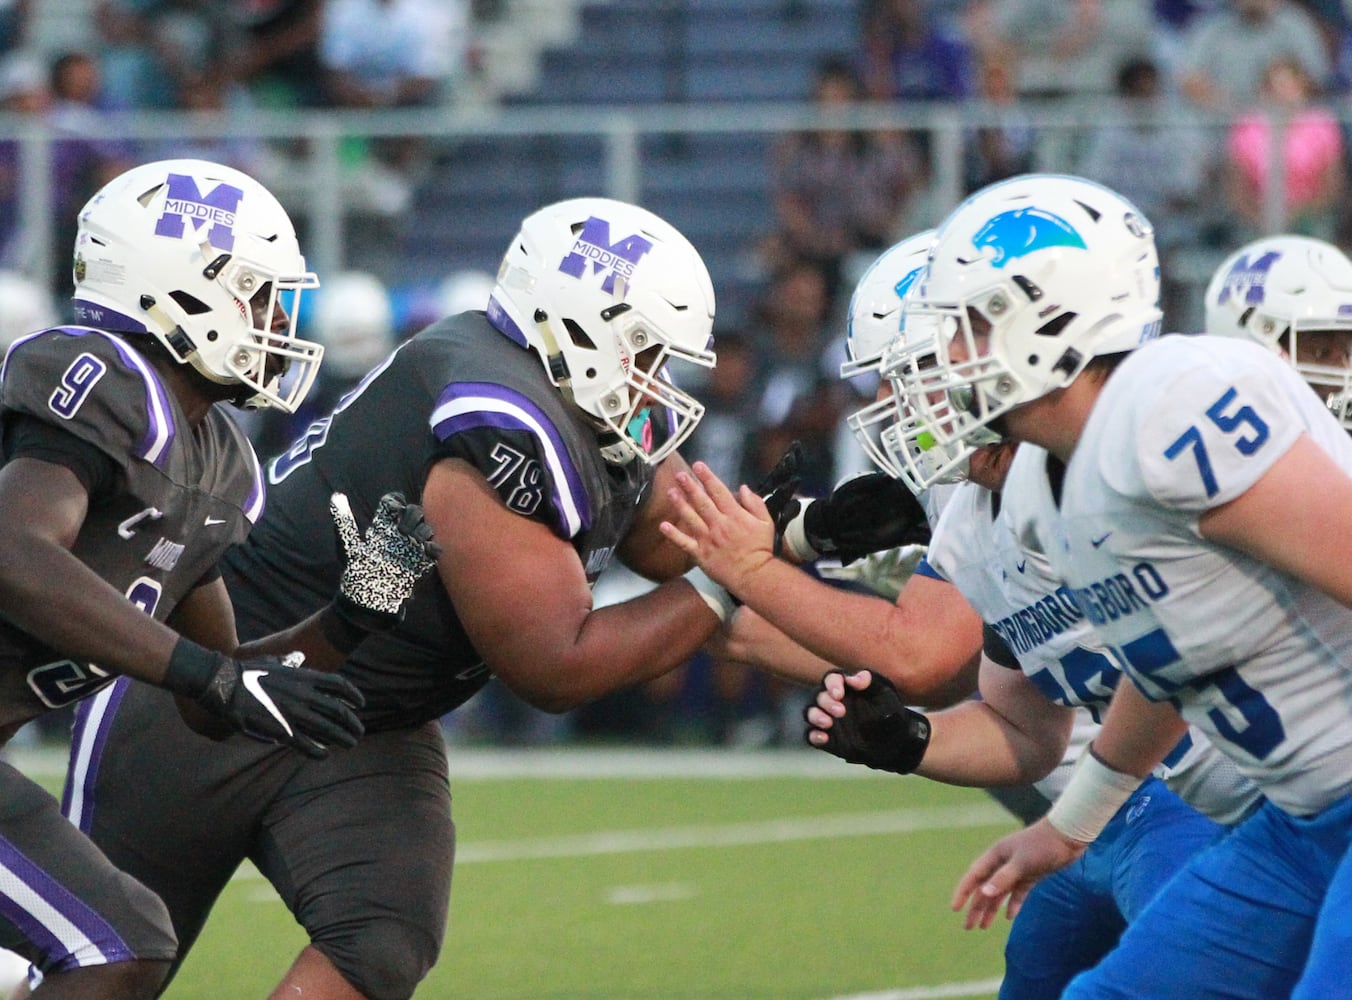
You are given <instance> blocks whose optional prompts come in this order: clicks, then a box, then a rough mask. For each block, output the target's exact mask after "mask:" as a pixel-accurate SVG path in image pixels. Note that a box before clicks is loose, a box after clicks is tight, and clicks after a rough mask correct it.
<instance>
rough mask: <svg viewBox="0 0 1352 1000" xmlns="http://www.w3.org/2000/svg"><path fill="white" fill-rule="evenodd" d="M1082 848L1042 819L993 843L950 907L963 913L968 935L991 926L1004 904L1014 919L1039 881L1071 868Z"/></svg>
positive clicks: (972, 866)
mask: <svg viewBox="0 0 1352 1000" xmlns="http://www.w3.org/2000/svg"><path fill="white" fill-rule="evenodd" d="M1086 846H1088V845H1086V844H1083V843H1081V842H1080V841H1078V840H1072V839H1071V838H1069V837H1067V836H1066V835H1065V834H1063V833H1061V832H1060V831H1059V830H1057V829H1056V827H1054V826H1052V825H1051V824H1050V823H1048V822H1047V821H1046V820H1045V819H1040V820H1038V821H1037V822H1036V823H1034V824H1032V825H1031V826H1029V827H1026V828H1025V829H1023V830H1019V831H1017V832H1016V833H1011V834H1010V835H1009V836H1007V837H1003V838H1001V839H1000V840H997V841H996V842H995V843H994V844H992V845H991V846H990V847H989V848H988V849H987V850H986V852H985V853H984V854H982V855H981V856H980V857H979V858H977V859H976V860H975V861H973V862H972V864H971V867H969V868H968V869H967V873H966V874H965V875H963V877H962V880H961V881H960V882H959V883H958V887H957V890H956V891H955V892H954V893H953V903H952V907H953V909H954V911H958V910H961V909H963V908H964V907H966V908H967V919H966V922H965V926H966V928H967V929H968V930H971V929H972V928H973V927H981V928H982V929H983V930H984V929H985V928H987V927H989V926H990V925H991V923H992V921H994V919H995V916H996V914H997V913H999V912H1000V907H1001V905H1002V904H1005V912H1006V915H1007V916H1008V917H1009V919H1011V920H1013V919H1014V917H1015V916H1017V915H1018V912H1019V908H1020V907H1022V906H1023V901H1024V900H1025V899H1026V898H1027V897H1028V893H1029V891H1030V890H1031V889H1032V888H1033V886H1034V885H1036V884H1037V881H1038V879H1040V878H1042V876H1044V875H1049V874H1051V873H1052V872H1054V871H1058V870H1060V869H1062V868H1064V867H1065V866H1066V865H1068V864H1070V863H1071V862H1072V861H1074V860H1075V859H1076V858H1078V857H1079V856H1080V855H1081V854H1083V853H1084V850H1085V847H1086ZM1006 901H1007V902H1006Z"/></svg>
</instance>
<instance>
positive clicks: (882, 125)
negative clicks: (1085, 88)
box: [0, 101, 1347, 275]
mask: <svg viewBox="0 0 1352 1000" xmlns="http://www.w3.org/2000/svg"><path fill="white" fill-rule="evenodd" d="M1016 111H1017V113H1018V115H1019V116H1020V119H1021V121H1023V122H1024V123H1025V124H1026V125H1028V126H1029V127H1030V128H1031V129H1032V130H1033V131H1034V134H1035V136H1036V147H1035V148H1036V152H1035V161H1034V168H1035V169H1038V170H1052V171H1066V170H1073V169H1074V163H1073V157H1072V156H1071V155H1070V152H1069V150H1070V149H1071V147H1072V146H1073V144H1074V143H1073V140H1074V139H1075V138H1076V137H1078V136H1081V135H1084V134H1087V133H1088V132H1089V131H1090V130H1091V129H1096V128H1099V127H1102V126H1108V125H1129V124H1130V125H1142V124H1146V125H1157V126H1174V127H1177V126H1181V125H1186V126H1192V127H1196V128H1202V129H1208V128H1214V129H1222V128H1224V127H1225V126H1226V125H1228V124H1229V123H1230V121H1231V120H1232V118H1231V116H1229V115H1209V116H1208V115H1199V114H1186V115H1185V114H1183V113H1182V112H1180V111H1178V110H1152V111H1140V110H1129V109H1126V108H1125V107H1123V106H1121V105H1118V104H1115V103H1113V102H1111V101H1108V102H1102V101H1100V102H1084V101H1079V102H1075V101H1067V102H1061V103H1037V104H1028V105H1019V106H1017V108H1016ZM1339 112H1340V117H1342V118H1343V120H1344V122H1345V123H1346V120H1347V112H1346V109H1339ZM1008 115H1009V109H1008V108H997V107H991V106H987V105H982V104H943V103H940V104H926V105H911V106H901V105H891V104H860V105H855V106H854V107H851V108H847V109H842V110H840V111H839V112H836V113H832V114H829V115H828V114H823V113H822V112H821V110H820V109H818V108H817V107H816V106H814V105H812V104H802V103H773V104H706V105H684V104H681V105H656V106H615V107H606V108H600V107H570V106H569V107H558V106H555V107H534V108H506V109H499V108H453V109H450V110H418V111H414V110H409V111H383V112H379V113H367V112H348V111H343V112H303V113H301V112H286V111H278V110H267V111H265V110H259V111H254V112H251V113H249V114H248V115H247V116H240V115H223V116H202V115H195V114H187V113H181V112H157V113H134V114H121V115H109V116H107V117H105V118H103V119H100V120H99V128H100V131H99V132H98V133H97V134H88V133H86V134H82V135H78V136H72V135H66V134H63V133H59V132H57V131H54V130H53V129H52V128H51V127H50V126H49V125H48V124H46V123H44V122H43V121H40V120H35V119H33V118H30V117H25V116H22V115H17V114H14V113H0V142H4V141H17V143H18V146H19V163H20V178H19V181H20V197H19V199H18V203H19V213H20V218H19V224H20V227H21V229H22V231H23V234H24V246H25V252H24V257H23V260H22V262H21V269H22V270H24V271H26V272H29V273H31V274H33V275H46V274H51V273H52V266H53V262H54V261H55V260H56V259H57V256H58V255H64V254H65V253H66V252H67V248H64V247H56V246H55V245H54V238H53V234H54V232H55V231H56V222H57V220H56V218H55V209H54V191H53V185H52V181H51V177H52V166H53V143H54V142H56V141H59V140H61V139H63V138H76V139H92V140H113V139H118V140H129V141H132V142H152V141H153V142H156V143H161V144H162V143H163V142H164V141H165V139H166V137H181V138H183V139H184V140H194V139H209V140H215V139H224V140H262V141H265V142H271V141H281V140H286V141H288V142H293V141H295V140H303V143H302V145H303V148H304V149H305V153H304V155H303V158H302V160H301V165H300V166H299V168H298V170H297V172H296V174H295V176H294V178H293V179H294V181H295V184H294V190H293V191H291V192H286V193H285V194H284V193H283V192H278V194H279V197H282V198H283V201H284V202H286V203H287V205H288V208H289V209H290V210H292V211H294V212H299V213H303V214H304V215H305V216H306V218H307V220H308V223H309V226H308V238H307V248H306V249H307V256H309V257H310V259H311V260H312V261H313V264H314V265H315V267H316V268H317V269H319V270H320V272H321V273H323V272H325V271H331V270H333V269H336V268H340V267H342V266H343V265H344V263H345V260H346V257H347V253H346V250H345V246H346V237H347V234H346V226H347V218H346V216H347V211H346V209H347V206H345V205H344V203H343V196H342V176H341V175H342V167H341V157H340V146H341V144H342V143H343V142H344V141H345V140H347V139H349V138H354V137H365V138H368V139H372V138H386V137H400V136H420V137H424V138H427V139H432V140H455V139H462V138H472V137H492V138H495V139H500V140H502V141H503V143H504V144H506V145H509V146H510V144H511V143H514V142H522V143H523V145H524V144H525V141H526V140H538V139H540V138H542V137H549V136H555V137H562V136H592V137H599V138H601V139H602V140H603V142H604V148H605V169H604V173H603V178H604V180H603V185H604V189H605V191H604V193H606V194H609V195H610V196H612V197H615V198H619V199H622V200H626V201H635V202H641V201H642V200H643V193H644V171H645V166H644V163H643V158H642V155H641V140H642V139H644V138H646V137H651V136H670V135H694V134H716V133H758V134H781V133H787V132H792V131H796V130H825V129H840V128H848V129H857V130H881V131H889V130H903V131H908V132H914V133H918V134H925V135H927V136H928V140H929V141H928V143H927V148H928V151H929V157H930V176H931V177H932V179H933V181H932V183H933V190H932V195H933V198H934V200H935V202H936V203H937V204H940V205H944V206H953V205H956V204H957V203H958V201H959V200H960V199H961V196H962V194H963V191H962V177H963V170H962V167H963V156H964V144H965V142H967V141H968V138H967V137H968V136H969V135H970V134H971V132H972V131H973V130H975V129H980V128H984V127H998V126H1000V125H1002V124H1004V123H1006V122H1007V120H1008ZM1271 121H1272V123H1273V124H1274V126H1275V127H1273V128H1271V129H1270V132H1269V134H1270V137H1271V148H1270V162H1269V165H1270V168H1271V169H1270V171H1269V174H1268V176H1269V177H1271V178H1273V179H1274V182H1273V183H1270V184H1268V185H1267V188H1266V195H1265V200H1264V204H1263V213H1262V218H1263V220H1264V228H1265V229H1266V230H1268V231H1270V232H1277V231H1281V230H1282V229H1283V228H1284V227H1285V225H1286V222H1287V216H1286V197H1285V181H1284V171H1283V167H1282V157H1281V148H1282V146H1281V144H1282V138H1283V126H1284V122H1285V119H1284V118H1283V117H1282V116H1280V115H1273V116H1272V119H1271ZM523 155H527V154H526V153H524V152H523ZM768 210H769V208H768V206H767V212H768ZM767 222H768V219H767Z"/></svg>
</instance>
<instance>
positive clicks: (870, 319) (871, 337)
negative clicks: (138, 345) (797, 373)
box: [840, 229, 934, 475]
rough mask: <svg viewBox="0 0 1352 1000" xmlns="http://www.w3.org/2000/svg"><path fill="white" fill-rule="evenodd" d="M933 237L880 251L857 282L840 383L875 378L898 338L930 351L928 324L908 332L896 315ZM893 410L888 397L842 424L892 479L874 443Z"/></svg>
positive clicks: (931, 333)
mask: <svg viewBox="0 0 1352 1000" xmlns="http://www.w3.org/2000/svg"><path fill="white" fill-rule="evenodd" d="M933 237H934V230H932V229H928V230H926V231H925V232H922V233H917V234H916V235H915V236H911V237H909V238H907V239H904V240H902V241H901V242H900V243H897V244H896V245H894V246H892V247H890V248H889V249H887V250H885V251H884V252H883V254H882V255H881V256H880V257H879V258H878V259H877V260H875V261H874V262H873V263H872V264H871V265H869V268H868V270H866V271H865V272H864V274H863V276H862V277H861V278H860V279H859V283H858V284H857V285H856V286H855V289H854V295H853V296H852V297H851V298H850V314H849V317H848V320H847V325H846V327H845V350H846V353H847V354H848V355H849V359H848V360H847V361H845V362H844V363H843V364H842V365H841V366H840V377H841V378H847V379H848V378H857V377H858V376H860V375H863V374H866V373H868V372H880V371H881V369H882V365H883V356H884V354H885V352H887V351H888V350H889V349H890V348H892V346H893V344H894V342H896V341H897V340H898V338H900V339H901V340H902V341H904V342H906V343H908V344H913V345H916V346H919V345H920V342H921V341H924V342H925V343H927V344H929V350H930V351H933V350H934V346H933V341H934V325H933V323H927V322H925V321H924V320H920V321H917V322H916V323H914V324H912V325H911V326H910V327H908V325H907V324H906V322H905V321H904V319H903V313H902V309H903V307H904V306H905V304H906V299H907V297H908V296H909V294H910V292H911V289H912V288H913V287H915V284H916V282H917V279H918V278H919V277H920V274H921V272H922V271H924V269H925V261H926V259H927V258H928V257H929V247H930V241H931V240H932V238H933ZM897 406H898V400H897V396H896V394H895V393H892V394H890V395H887V396H884V397H882V398H879V399H875V400H874V401H873V402H871V403H869V404H868V405H866V406H861V407H859V408H858V409H857V410H855V411H854V412H853V413H851V414H850V415H849V416H848V417H846V424H847V425H848V426H849V428H850V430H851V431H852V432H853V433H854V436H855V439H856V440H857V441H858V442H859V446H860V447H861V448H862V449H863V450H864V453H865V454H866V455H868V456H869V458H870V459H872V460H873V462H874V463H875V464H876V465H878V466H879V467H880V468H882V469H884V470H885V471H887V472H890V473H892V474H893V475H895V474H896V472H895V471H894V470H893V469H892V468H891V466H890V458H889V456H888V454H887V453H886V452H885V451H884V450H883V449H882V447H881V445H880V443H879V439H878V434H879V431H880V430H881V429H882V428H884V427H886V426H889V425H890V424H892V423H893V422H894V421H895V420H896V418H897V416H898V410H897Z"/></svg>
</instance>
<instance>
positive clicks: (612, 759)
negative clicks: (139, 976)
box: [0, 744, 898, 782]
mask: <svg viewBox="0 0 1352 1000" xmlns="http://www.w3.org/2000/svg"><path fill="white" fill-rule="evenodd" d="M447 756H448V757H449V760H450V773H451V780H452V781H453V782H455V781H488V780H500V779H503V778H532V779H535V778H538V779H543V780H558V779H567V780H587V779H596V780H602V779H606V780H611V779H615V778H717V779H722V778H726V779H730V780H737V779H743V778H829V779H831V780H833V781H839V780H842V779H847V780H882V781H896V780H898V779H897V776H896V775H895V774H886V773H884V772H881V771H873V770H870V769H869V768H866V767H857V766H855V765H852V764H847V763H845V762H844V761H843V760H840V759H838V758H836V757H832V756H831V755H830V754H825V753H821V752H820V751H816V750H812V749H810V748H808V747H806V746H804V747H801V748H784V749H770V750H743V749H718V748H708V749H704V748H700V749H687V748H674V747H604V748H598V747H578V746H570V745H559V746H540V747H523V748H519V749H496V748H489V747H464V746H454V745H453V746H451V747H449V748H448V749H447ZM68 757H69V753H68V751H67V749H66V748H65V747H62V746H59V745H45V746H36V747H28V746H15V745H13V744H11V745H10V746H7V747H5V749H4V751H3V753H0V759H3V760H5V761H8V762H9V763H10V764H12V765H14V767H16V768H18V769H19V770H20V771H22V772H23V773H24V774H26V775H28V776H29V777H30V778H35V779H52V778H63V777H65V774H66V764H67V762H68Z"/></svg>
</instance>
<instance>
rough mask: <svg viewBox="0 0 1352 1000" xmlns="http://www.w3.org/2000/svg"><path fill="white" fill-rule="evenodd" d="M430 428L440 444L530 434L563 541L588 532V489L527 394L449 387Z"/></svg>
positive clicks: (487, 386)
mask: <svg viewBox="0 0 1352 1000" xmlns="http://www.w3.org/2000/svg"><path fill="white" fill-rule="evenodd" d="M430 424H431V427H432V432H433V433H434V434H435V435H436V436H437V440H439V441H445V440H447V439H448V438H450V437H451V436H452V435H454V434H458V433H460V432H462V431H467V430H472V429H474V428H478V427H494V428H499V429H503V430H524V431H526V432H527V433H529V434H531V435H533V436H534V437H535V438H536V439H537V440H538V441H539V442H540V457H541V459H542V460H543V462H544V463H545V465H546V466H548V468H549V474H550V477H551V478H552V479H553V481H554V483H555V486H556V489H555V492H554V493H553V495H552V496H551V497H550V503H551V504H552V505H553V507H554V509H555V511H556V512H557V513H558V516H559V520H560V523H561V524H562V525H563V526H564V527H565V529H566V531H567V536H568V537H569V538H572V537H573V536H575V535H576V534H578V533H579V532H581V531H585V530H587V529H588V528H590V527H591V505H590V503H589V501H588V496H587V489H586V486H585V485H584V482H583V479H582V475H581V473H580V472H579V471H578V468H577V465H576V464H575V463H574V461H573V457H572V455H570V454H569V452H568V447H567V444H566V443H565V442H564V439H563V436H562V435H561V434H560V433H559V430H558V428H557V427H555V426H554V422H553V421H552V420H551V419H550V418H549V417H548V416H547V415H546V414H545V412H544V411H543V410H542V409H540V407H539V406H538V405H536V404H535V403H534V402H533V401H532V400H531V399H530V398H529V397H527V396H526V395H524V394H522V393H520V392H517V391H516V390H514V389H509V388H507V387H506V386H502V385H498V384H496V383H493V382H452V383H451V384H449V385H448V386H446V388H445V389H443V390H442V391H441V395H440V396H439V397H438V398H437V405H436V408H435V409H434V410H433V412H432V418H431V420H430Z"/></svg>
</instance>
